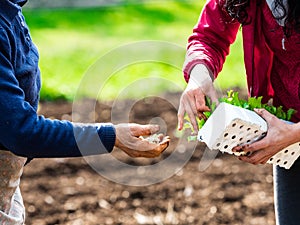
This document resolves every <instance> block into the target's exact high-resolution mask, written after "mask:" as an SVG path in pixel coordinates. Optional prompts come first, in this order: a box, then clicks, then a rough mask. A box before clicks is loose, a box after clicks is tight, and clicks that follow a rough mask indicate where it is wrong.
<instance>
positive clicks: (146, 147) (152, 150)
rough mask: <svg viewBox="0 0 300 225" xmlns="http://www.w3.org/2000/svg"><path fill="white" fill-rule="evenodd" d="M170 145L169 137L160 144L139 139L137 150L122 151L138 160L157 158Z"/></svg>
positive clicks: (125, 149) (126, 149) (124, 149)
mask: <svg viewBox="0 0 300 225" xmlns="http://www.w3.org/2000/svg"><path fill="white" fill-rule="evenodd" d="M169 144H170V138H169V136H166V137H164V138H163V140H162V142H161V143H159V144H153V143H149V142H148V141H147V140H146V139H139V140H137V143H136V147H137V149H143V150H137V149H132V148H128V147H126V148H123V149H122V150H123V151H124V152H126V153H127V154H128V155H129V156H130V157H133V158H138V157H143V158H155V157H158V156H160V155H161V154H162V152H163V151H165V150H166V149H167V147H168V146H169Z"/></svg>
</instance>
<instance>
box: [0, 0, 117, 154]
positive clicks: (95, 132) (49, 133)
mask: <svg viewBox="0 0 300 225" xmlns="http://www.w3.org/2000/svg"><path fill="white" fill-rule="evenodd" d="M25 3H26V1H25V0H10V1H9V0H1V1H0V146H1V147H0V149H3V148H5V149H7V150H9V151H11V152H13V153H14V154H16V155H19V156H23V157H28V158H41V157H78V156H82V155H94V154H102V153H107V152H110V151H112V149H113V146H114V143H115V129H114V126H113V125H112V124H110V123H103V124H95V125H82V124H80V125H79V124H75V123H71V122H69V121H60V120H50V119H47V118H45V117H43V116H39V115H37V106H38V101H39V91H40V85H41V84H40V71H39V68H38V60H39V55H38V51H37V48H36V47H35V45H34V44H33V43H32V41H31V37H30V34H29V30H28V27H27V25H26V23H25V20H24V17H23V15H22V9H21V6H22V5H23V4H25Z"/></svg>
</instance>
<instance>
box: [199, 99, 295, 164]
mask: <svg viewBox="0 0 300 225" xmlns="http://www.w3.org/2000/svg"><path fill="white" fill-rule="evenodd" d="M267 130H268V127H267V123H266V121H265V120H264V119H263V118H261V117H260V116H259V115H257V114H256V113H255V112H253V111H250V110H247V109H244V108H241V107H238V106H234V105H230V104H228V103H224V102H222V103H220V104H219V105H218V107H217V108H216V110H215V111H214V112H213V113H212V114H211V116H210V117H209V118H208V120H207V121H206V122H205V124H204V126H203V127H202V128H201V129H200V131H199V133H198V140H199V141H201V142H204V143H205V144H206V145H207V147H208V148H209V149H211V150H219V151H221V152H226V153H229V154H233V152H232V151H231V150H232V148H233V147H235V146H237V145H243V144H247V143H251V142H253V141H256V140H259V139H261V138H263V137H264V136H265V134H266V133H267ZM299 155H300V143H295V144H293V145H290V146H288V147H287V148H285V149H283V150H281V151H280V152H278V153H277V154H276V155H274V156H273V157H272V158H270V159H269V160H268V162H267V163H270V164H275V165H278V166H281V167H284V168H285V169H289V168H290V167H291V166H292V165H293V163H294V162H295V161H296V159H297V158H298V157H299Z"/></svg>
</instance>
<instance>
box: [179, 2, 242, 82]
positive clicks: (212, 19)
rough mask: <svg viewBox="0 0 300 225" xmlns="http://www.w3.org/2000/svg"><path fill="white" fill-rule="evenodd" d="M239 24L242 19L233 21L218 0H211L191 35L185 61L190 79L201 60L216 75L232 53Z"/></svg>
mask: <svg viewBox="0 0 300 225" xmlns="http://www.w3.org/2000/svg"><path fill="white" fill-rule="evenodd" d="M239 26H240V24H239V23H238V22H236V21H230V18H229V16H228V14H227V13H226V12H225V11H224V10H223V9H222V8H221V5H220V4H219V2H218V0H208V1H207V3H206V5H205V6H204V8H203V10H202V12H201V15H200V17H199V20H198V23H197V24H196V26H195V27H194V29H193V34H192V35H191V36H190V37H189V39H188V45H187V53H186V59H185V62H184V65H183V72H184V78H185V80H186V81H188V79H189V75H190V72H191V70H192V68H193V67H194V66H195V65H196V64H199V63H202V64H205V65H206V66H207V68H208V69H209V70H210V72H211V76H212V77H213V78H216V77H217V75H218V73H219V72H220V71H221V70H222V67H223V64H224V61H225V58H226V56H227V55H228V53H229V47H230V44H232V43H233V42H234V41H235V39H236V34H237V31H238V29H239Z"/></svg>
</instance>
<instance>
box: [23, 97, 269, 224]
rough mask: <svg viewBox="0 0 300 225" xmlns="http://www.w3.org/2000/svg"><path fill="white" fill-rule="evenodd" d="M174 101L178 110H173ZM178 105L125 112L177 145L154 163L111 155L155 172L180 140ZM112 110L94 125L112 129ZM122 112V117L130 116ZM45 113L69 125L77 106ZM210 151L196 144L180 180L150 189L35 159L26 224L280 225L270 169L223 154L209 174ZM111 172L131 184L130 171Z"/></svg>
mask: <svg viewBox="0 0 300 225" xmlns="http://www.w3.org/2000/svg"><path fill="white" fill-rule="evenodd" d="M172 100H174V101H173V102H175V104H170V102H171V101H172ZM178 100H179V94H167V95H165V96H164V97H163V98H161V97H159V98H158V97H157V98H155V97H153V98H151V99H150V100H149V99H146V100H145V99H144V100H140V101H137V102H133V101H130V100H126V101H124V102H123V103H124V104H123V107H125V108H126V107H131V108H130V116H129V121H131V122H138V123H148V122H149V121H151V118H154V117H156V118H161V119H162V120H163V121H164V122H165V124H166V128H167V134H168V135H169V136H171V139H172V142H171V145H170V146H169V148H168V150H167V151H166V152H164V153H163V155H162V156H161V157H159V158H158V159H154V160H138V159H130V158H129V157H127V156H126V155H125V154H123V153H120V152H119V151H118V150H117V149H115V150H114V151H113V153H112V155H113V156H114V157H115V158H116V159H118V160H120V161H122V162H124V163H127V164H131V165H138V164H139V165H145V164H152V165H153V164H155V163H158V162H160V161H162V160H164V159H166V158H168V157H169V156H170V155H171V154H172V151H173V150H174V149H175V148H176V147H177V145H178V138H177V137H175V136H174V130H175V129H176V125H177V108H176V107H177V105H176V102H178ZM111 109H112V108H111V106H109V104H104V103H103V104H102V103H98V104H97V105H96V112H98V113H97V115H94V116H95V118H96V120H97V121H101V122H105V121H110V119H111ZM119 110H120V112H119V113H122V112H124V108H123V109H119ZM39 113H41V114H43V115H45V116H47V117H51V118H58V119H70V118H71V113H72V103H67V102H54V103H41V105H40V112H39ZM117 114H118V113H117ZM204 149H205V146H204V145H203V144H200V143H199V144H197V146H196V149H195V151H194V152H193V154H192V156H191V158H190V159H189V160H188V162H187V163H186V164H185V165H184V166H183V167H182V168H181V169H180V170H178V171H177V172H176V174H174V175H173V176H171V177H170V178H168V179H165V180H163V181H161V182H158V183H154V184H152V185H147V186H132V185H122V184H119V183H118V182H113V181H111V180H109V179H107V178H104V177H103V176H101V175H99V173H97V172H96V171H95V170H94V169H93V168H91V166H90V165H89V163H87V161H86V160H85V159H83V158H76V159H50V160H49V159H34V160H33V161H32V162H31V163H30V164H28V165H27V166H26V167H25V169H24V174H23V177H22V181H21V190H22V192H23V198H24V202H25V206H26V210H27V218H26V224H27V225H54V224H64V225H106V224H107V225H110V224H112V225H137V224H149V225H150V224H155V225H164V224H180V225H187V224H192V225H222V224H230V225H275V220H274V207H273V181H272V167H271V165H262V166H253V165H250V164H245V163H242V162H240V161H239V160H237V159H236V158H234V157H233V156H230V155H222V154H219V155H218V156H217V157H216V159H214V160H213V161H212V163H211V165H210V166H209V167H208V168H207V169H205V170H199V162H200V160H201V158H202V157H203V152H204ZM104 157H105V156H104ZM108 169H109V170H110V171H111V173H118V174H121V175H124V176H126V172H125V171H120V170H118V169H117V168H114V167H112V168H108ZM162 172H163V171H162Z"/></svg>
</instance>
